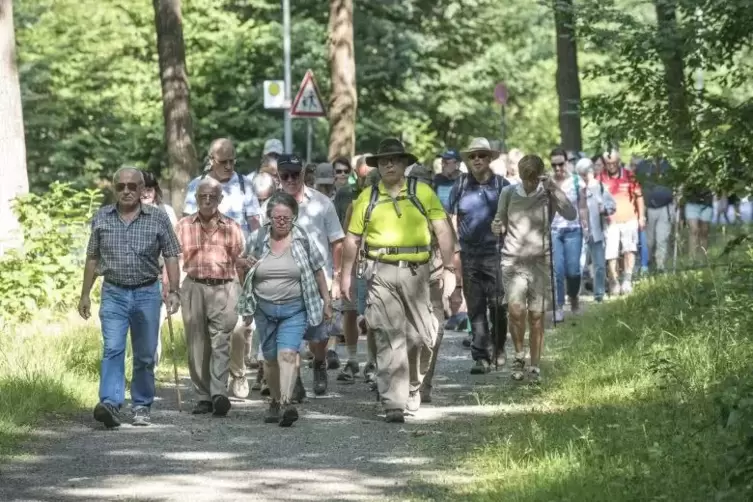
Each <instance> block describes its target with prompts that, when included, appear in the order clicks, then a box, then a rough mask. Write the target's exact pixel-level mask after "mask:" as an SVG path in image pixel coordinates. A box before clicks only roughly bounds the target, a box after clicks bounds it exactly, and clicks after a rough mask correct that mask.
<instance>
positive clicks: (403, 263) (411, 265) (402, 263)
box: [368, 257, 429, 268]
mask: <svg viewBox="0 0 753 502" xmlns="http://www.w3.org/2000/svg"><path fill="white" fill-rule="evenodd" d="M368 259H369V260H371V261H375V262H377V263H384V264H385V265H393V266H395V267H397V268H414V267H419V266H421V265H426V264H427V263H429V260H423V261H406V260H400V261H386V260H384V259H378V260H377V259H376V258H371V257H369V258H368Z"/></svg>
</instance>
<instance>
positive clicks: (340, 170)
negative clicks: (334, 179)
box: [335, 169, 350, 174]
mask: <svg viewBox="0 0 753 502" xmlns="http://www.w3.org/2000/svg"><path fill="white" fill-rule="evenodd" d="M335 174H350V169H335Z"/></svg>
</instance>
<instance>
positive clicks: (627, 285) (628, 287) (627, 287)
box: [620, 281, 633, 295]
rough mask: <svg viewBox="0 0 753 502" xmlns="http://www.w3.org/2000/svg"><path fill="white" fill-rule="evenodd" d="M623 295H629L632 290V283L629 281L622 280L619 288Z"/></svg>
mask: <svg viewBox="0 0 753 502" xmlns="http://www.w3.org/2000/svg"><path fill="white" fill-rule="evenodd" d="M620 290H621V291H622V294H623V295H629V294H630V293H632V292H633V283H632V282H631V281H622V286H621V288H620Z"/></svg>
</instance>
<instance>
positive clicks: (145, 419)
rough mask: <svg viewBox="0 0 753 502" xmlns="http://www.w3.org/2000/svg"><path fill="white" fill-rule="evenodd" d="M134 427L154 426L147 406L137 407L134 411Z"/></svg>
mask: <svg viewBox="0 0 753 502" xmlns="http://www.w3.org/2000/svg"><path fill="white" fill-rule="evenodd" d="M132 423H133V425H134V427H146V426H148V425H151V424H152V417H151V413H150V411H149V408H147V407H146V406H137V407H135V408H134V409H133V422H132Z"/></svg>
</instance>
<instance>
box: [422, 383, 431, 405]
mask: <svg viewBox="0 0 753 502" xmlns="http://www.w3.org/2000/svg"><path fill="white" fill-rule="evenodd" d="M431 389H432V387H431V385H426V384H423V385H422V386H421V404H428V403H430V402H431Z"/></svg>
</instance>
